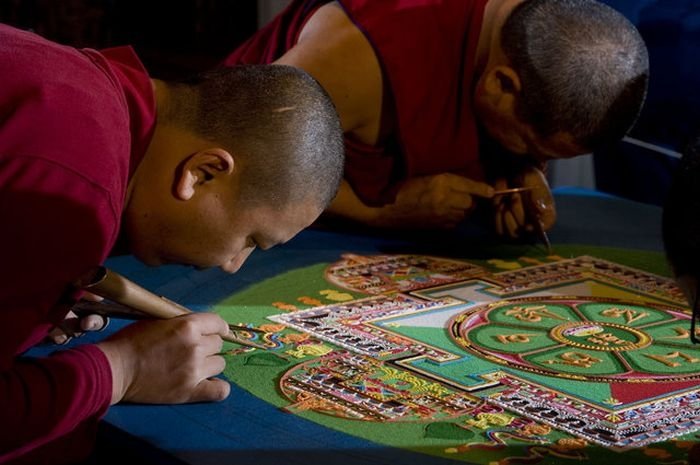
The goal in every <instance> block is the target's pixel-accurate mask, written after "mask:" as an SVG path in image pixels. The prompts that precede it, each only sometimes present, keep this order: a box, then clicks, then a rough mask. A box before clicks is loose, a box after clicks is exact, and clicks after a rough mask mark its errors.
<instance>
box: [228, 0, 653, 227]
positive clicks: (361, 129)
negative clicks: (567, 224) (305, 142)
mask: <svg viewBox="0 0 700 465" xmlns="http://www.w3.org/2000/svg"><path fill="white" fill-rule="evenodd" d="M241 63H281V64H287V65H292V66H297V67H299V68H302V69H304V70H306V71H308V72H309V73H310V74H311V75H313V76H314V77H315V78H316V79H317V80H318V81H319V82H320V83H321V85H322V86H323V87H324V88H325V89H326V90H327V91H328V93H329V94H330V96H331V98H332V99H333V102H334V103H335V106H336V108H337V109H338V113H339V114H340V119H341V123H342V126H343V130H344V132H345V145H346V151H347V152H346V153H347V155H346V156H347V159H346V165H345V174H344V181H343V183H342V185H341V188H340V191H339V193H338V196H337V197H336V198H335V200H334V201H333V203H332V204H331V206H330V208H329V210H328V211H329V213H331V214H335V215H339V216H341V217H344V218H347V219H351V220H355V221H358V222H361V223H364V224H369V225H372V226H376V227H387V228H391V227H394V228H397V227H452V226H454V225H455V224H457V223H459V222H460V221H462V220H463V219H464V217H465V215H467V214H469V212H470V211H471V210H472V209H473V208H474V205H475V203H476V200H477V199H479V198H485V199H489V198H492V197H493V195H494V189H498V190H500V189H504V188H506V187H519V186H526V187H531V188H533V190H532V192H530V193H528V194H523V196H521V195H520V194H516V195H513V196H495V197H493V202H491V201H488V202H486V203H487V204H488V205H490V208H492V209H493V213H494V215H493V216H494V218H495V224H496V229H497V231H498V232H499V233H501V234H506V235H510V236H517V235H519V234H520V233H522V232H523V230H524V229H525V225H526V224H528V223H529V224H530V226H532V221H533V219H537V218H539V220H540V221H541V222H542V226H543V227H544V228H545V229H547V228H549V227H550V226H551V225H552V224H553V223H554V220H555V210H554V205H553V200H552V196H551V192H550V190H549V188H548V185H547V182H546V180H545V177H544V176H543V174H542V168H543V166H544V164H545V163H546V162H547V161H548V160H551V159H557V158H567V157H572V156H575V155H579V154H582V153H587V152H591V151H593V150H594V149H596V148H597V147H600V146H601V145H605V144H607V143H609V142H612V141H616V140H618V139H620V138H621V137H622V136H623V135H624V134H625V133H626V132H627V130H628V129H629V128H630V126H631V125H632V124H633V122H634V121H635V119H636V117H637V115H638V113H639V111H640V108H641V106H642V102H643V100H644V97H645V93H646V87H647V77H648V69H649V66H648V58H647V50H646V47H645V45H644V43H643V41H642V39H641V37H640V35H639V33H638V32H637V30H636V29H635V28H634V26H633V25H632V24H630V22H629V21H627V20H626V19H625V18H624V17H623V16H622V15H621V14H619V13H618V12H616V11H615V10H613V9H611V8H609V7H607V6H605V5H603V4H601V3H599V2H596V1H593V0H525V1H522V0H473V1H472V0H470V1H465V0H424V1H419V2H418V1H414V0H397V1H391V2H388V1H376V0H338V1H337V2H331V1H328V0H293V1H292V3H291V5H290V6H289V7H288V8H287V9H286V10H285V11H283V12H282V13H281V14H280V15H279V16H277V17H276V18H275V19H273V21H272V22H271V23H270V24H268V25H267V26H265V27H264V28H263V29H261V30H260V31H258V32H257V33H256V34H255V35H254V36H253V37H251V38H250V39H249V40H248V41H247V42H246V43H244V44H243V45H241V46H240V47H239V48H237V49H236V50H235V51H233V53H231V54H230V55H229V56H228V57H227V58H226V60H225V62H224V64H226V65H236V64H241ZM523 200H525V204H524V203H523ZM482 203H484V202H482ZM528 212H530V213H529V214H528ZM528 218H529V219H528Z"/></svg>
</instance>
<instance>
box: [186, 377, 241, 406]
mask: <svg viewBox="0 0 700 465" xmlns="http://www.w3.org/2000/svg"><path fill="white" fill-rule="evenodd" d="M230 393H231V385H230V384H229V382H228V381H224V380H223V379H219V378H208V379H203V380H202V381H201V382H200V383H199V384H198V385H197V386H196V387H195V388H194V390H193V391H192V394H191V395H190V398H189V400H188V402H193V403H194V402H218V401H221V400H224V399H226V398H227V397H228V395H229V394H230Z"/></svg>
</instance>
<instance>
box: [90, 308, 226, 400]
mask: <svg viewBox="0 0 700 465" xmlns="http://www.w3.org/2000/svg"><path fill="white" fill-rule="evenodd" d="M228 331H229V330H228V325H227V324H226V322H225V321H224V320H222V319H221V317H219V316H218V315H215V314H213V313H194V314H190V315H184V316H179V317H176V318H172V319H169V320H148V321H139V322H136V323H134V324H131V325H129V326H127V327H126V328H124V329H123V330H121V331H119V332H118V333H116V334H114V335H113V336H112V337H110V338H109V339H107V340H106V341H104V342H101V343H99V344H98V345H97V346H98V347H99V348H100V349H101V350H102V351H103V352H104V353H105V355H106V356H107V358H108V359H109V363H110V366H111V368H112V377H113V393H112V404H115V403H117V402H120V401H127V402H137V403H155V404H179V403H187V402H203V401H217V400H223V399H225V398H226V397H228V394H229V392H230V390H231V386H230V385H229V383H228V382H226V381H224V380H221V379H217V378H213V376H216V375H218V374H219V373H221V372H222V371H223V370H224V368H225V366H226V362H225V360H224V358H223V357H222V356H221V355H219V353H220V352H221V347H222V345H223V341H222V339H221V336H223V335H225V334H227V333H228Z"/></svg>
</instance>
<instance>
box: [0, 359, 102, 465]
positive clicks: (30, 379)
mask: <svg viewBox="0 0 700 465" xmlns="http://www.w3.org/2000/svg"><path fill="white" fill-rule="evenodd" d="M111 394H112V377H111V373H110V369H109V366H108V363H107V360H106V358H105V357H104V355H103V354H102V352H100V351H99V349H97V348H96V347H95V346H83V347H82V348H79V349H75V350H67V351H62V352H59V353H56V354H55V355H52V356H51V357H48V358H44V359H31V358H21V359H17V360H15V361H14V362H13V363H12V364H11V367H10V369H9V370H6V371H4V372H3V373H2V376H0V418H2V419H3V430H4V431H5V433H4V434H3V435H2V437H0V462H3V461H5V460H9V459H11V458H13V457H19V456H22V455H24V454H26V453H28V452H30V451H32V450H34V449H37V448H39V447H41V446H43V445H45V444H47V443H49V442H51V441H54V440H56V439H59V438H61V437H62V436H65V435H67V434H69V433H70V432H71V431H73V430H75V429H76V428H77V427H78V425H80V424H81V423H82V422H84V421H86V420H88V419H94V418H95V417H101V416H102V415H103V414H104V413H105V412H106V410H107V408H108V406H109V401H110V397H111ZM78 454H80V452H78Z"/></svg>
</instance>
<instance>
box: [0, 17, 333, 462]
mask: <svg viewBox="0 0 700 465" xmlns="http://www.w3.org/2000/svg"><path fill="white" fill-rule="evenodd" d="M0 62H1V63H2V86H0V108H2V110H1V111H2V116H1V117H0V217H1V218H3V223H2V228H0V267H2V269H1V272H0V275H2V286H0V419H2V431H3V434H2V435H0V462H1V463H10V462H11V463H16V462H21V463H65V462H74V461H77V460H80V459H82V458H84V457H85V456H86V455H87V454H88V453H89V452H90V448H91V446H92V440H93V439H94V434H95V426H96V424H97V422H98V420H99V419H100V417H102V415H104V413H105V411H106V410H107V409H108V408H109V406H110V405H114V404H116V403H118V402H122V401H126V402H136V403H158V404H174V403H183V402H201V401H217V400H221V399H224V398H226V397H227V396H228V394H229V391H230V386H229V384H228V383H227V382H226V381H224V380H222V379H217V378H215V376H216V375H217V374H219V373H221V372H222V370H223V369H224V365H225V362H224V359H223V358H222V357H221V356H219V355H217V354H218V353H219V352H220V350H221V347H222V340H221V337H220V336H221V335H224V334H226V333H227V332H228V327H227V324H226V323H225V322H224V321H223V320H222V319H221V318H220V317H219V316H217V315H214V314H205V313H200V314H192V315H188V316H183V317H178V318H174V319H172V320H167V321H143V322H138V323H135V324H133V325H130V326H128V327H127V328H125V329H124V330H122V331H120V332H118V333H116V334H114V335H113V336H111V337H109V338H108V339H107V340H105V341H103V342H100V343H98V344H95V345H82V346H79V347H77V348H74V349H70V350H63V351H58V352H56V353H54V354H53V355H52V356H50V357H47V358H40V359H37V358H26V357H21V354H22V353H23V352H24V351H26V350H27V349H28V348H30V347H32V346H33V345H35V344H37V343H39V342H40V341H41V340H42V339H43V338H44V337H46V336H47V334H48V333H49V332H50V331H51V330H52V328H53V327H54V326H58V325H61V324H62V322H63V320H64V318H65V317H66V315H67V312H68V310H69V308H70V305H69V303H70V302H75V301H76V300H77V299H80V297H81V295H80V293H76V292H73V291H72V286H71V283H73V282H75V281H76V279H78V278H79V277H80V276H81V275H83V274H84V273H85V272H86V271H87V270H89V269H91V268H93V267H95V266H97V265H100V264H102V263H103V262H104V260H105V259H106V258H107V256H108V255H109V253H110V251H111V250H112V249H113V246H114V245H115V243H116V242H117V239H118V238H120V243H121V242H122V240H123V243H124V244H126V246H127V247H128V249H127V250H129V251H131V252H133V254H135V255H136V257H138V258H140V259H141V260H143V261H144V262H145V263H147V264H149V265H160V264H164V263H183V264H190V265H194V266H197V267H220V268H221V269H222V270H224V271H226V272H231V273H232V272H235V271H236V270H238V268H239V267H240V266H241V265H242V264H243V262H244V261H245V260H246V258H247V257H248V255H249V254H250V253H251V252H252V251H253V249H255V248H256V247H259V248H261V249H268V248H270V247H273V246H274V245H276V244H280V243H283V242H285V241H287V240H289V239H290V238H291V237H292V236H294V235H295V234H297V233H298V232H299V231H300V230H301V229H303V228H304V227H306V226H307V225H309V224H310V223H312V222H313V221H314V220H315V219H316V218H317V217H318V215H319V214H320V213H321V212H322V211H323V210H324V208H325V207H326V206H327V204H328V203H329V202H330V201H331V199H332V198H333V197H334V196H335V194H336V192H337V188H338V184H339V182H340V179H341V177H342V167H343V143H342V130H341V128H340V124H339V122H338V117H337V114H336V113H335V109H334V107H333V104H332V103H331V101H330V100H329V98H328V96H327V94H326V93H325V92H324V90H323V89H322V88H321V87H320V86H319V85H318V84H317V83H316V82H315V81H314V80H313V79H312V78H311V77H309V76H308V75H307V74H306V73H304V72H303V71H301V70H298V69H296V68H293V67H289V66H250V67H237V68H231V69H222V70H218V71H214V72H211V73H207V74H205V75H203V76H201V77H199V78H198V79H195V80H192V81H191V82H182V83H169V82H163V81H159V80H153V79H150V78H149V76H148V74H147V73H146V71H145V70H144V68H143V66H142V65H141V63H140V62H139V59H138V58H137V56H136V55H135V54H134V52H133V50H132V49H131V48H128V47H124V48H115V49H110V50H105V51H102V52H97V51H94V50H79V49H75V48H71V47H66V46H62V45H58V44H56V43H53V42H49V41H47V40H44V39H42V38H40V37H38V36H36V35H34V34H31V33H28V32H24V31H19V30H17V29H14V28H11V27H7V26H4V25H0ZM67 303H68V304H67ZM89 326H90V325H89V324H84V325H83V327H82V329H83V330H87V329H90V328H89Z"/></svg>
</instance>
